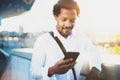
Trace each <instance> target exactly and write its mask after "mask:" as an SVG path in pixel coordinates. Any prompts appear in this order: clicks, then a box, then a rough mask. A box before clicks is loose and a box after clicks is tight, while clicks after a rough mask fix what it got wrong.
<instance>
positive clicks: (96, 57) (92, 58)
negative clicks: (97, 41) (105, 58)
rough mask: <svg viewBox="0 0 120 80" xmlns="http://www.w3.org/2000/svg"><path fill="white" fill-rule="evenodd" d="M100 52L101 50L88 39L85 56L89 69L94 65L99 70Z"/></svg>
mask: <svg viewBox="0 0 120 80" xmlns="http://www.w3.org/2000/svg"><path fill="white" fill-rule="evenodd" d="M86 42H87V41H86ZM101 54H102V51H101V50H100V48H99V47H97V46H96V45H94V44H93V43H92V42H91V41H88V43H87V56H88V58H89V63H90V69H92V67H96V68H97V69H98V70H99V71H101V64H102V55H101Z"/></svg>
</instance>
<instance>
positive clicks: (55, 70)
mask: <svg viewBox="0 0 120 80" xmlns="http://www.w3.org/2000/svg"><path fill="white" fill-rule="evenodd" d="M75 63H76V62H74V61H73V59H66V60H64V59H62V60H59V61H58V62H57V63H56V64H55V65H54V66H52V67H50V68H49V69H48V75H50V76H51V75H53V74H64V73H66V72H67V71H68V70H69V69H71V68H73V67H74V65H75Z"/></svg>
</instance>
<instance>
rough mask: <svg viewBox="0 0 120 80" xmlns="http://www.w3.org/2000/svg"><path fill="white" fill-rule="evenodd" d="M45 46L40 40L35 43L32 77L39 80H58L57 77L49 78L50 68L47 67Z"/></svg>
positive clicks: (31, 69)
mask: <svg viewBox="0 0 120 80" xmlns="http://www.w3.org/2000/svg"><path fill="white" fill-rule="evenodd" d="M42 46H43V44H42V41H41V40H40V39H38V40H37V41H36V42H35V45H34V50H33V54H32V61H31V68H30V71H31V75H32V77H33V78H35V79H37V80H51V79H53V80H56V79H55V76H54V75H53V76H52V77H48V76H47V74H48V68H49V67H46V66H45V61H46V54H45V52H44V50H43V47H42Z"/></svg>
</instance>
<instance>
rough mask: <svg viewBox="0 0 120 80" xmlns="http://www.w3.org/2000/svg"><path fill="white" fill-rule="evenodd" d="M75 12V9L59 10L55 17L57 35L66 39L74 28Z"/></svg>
mask: <svg viewBox="0 0 120 80" xmlns="http://www.w3.org/2000/svg"><path fill="white" fill-rule="evenodd" d="M76 17H77V12H76V10H75V9H66V8H61V11H60V14H59V15H58V16H55V19H56V21H57V30H58V31H59V33H60V34H61V35H62V36H63V37H65V38H67V36H68V35H69V34H70V33H71V31H72V29H73V27H74V26H75V20H76Z"/></svg>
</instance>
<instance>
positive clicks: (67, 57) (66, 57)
mask: <svg viewBox="0 0 120 80" xmlns="http://www.w3.org/2000/svg"><path fill="white" fill-rule="evenodd" d="M79 54H80V53H79V52H67V53H66V54H65V57H64V59H69V58H72V59H73V61H76V59H77V57H78V56H79Z"/></svg>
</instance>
